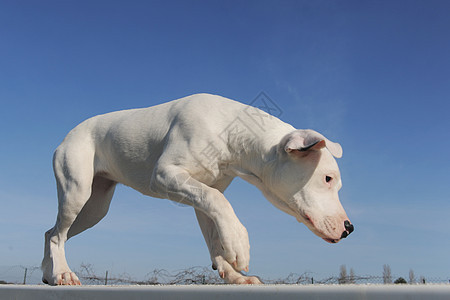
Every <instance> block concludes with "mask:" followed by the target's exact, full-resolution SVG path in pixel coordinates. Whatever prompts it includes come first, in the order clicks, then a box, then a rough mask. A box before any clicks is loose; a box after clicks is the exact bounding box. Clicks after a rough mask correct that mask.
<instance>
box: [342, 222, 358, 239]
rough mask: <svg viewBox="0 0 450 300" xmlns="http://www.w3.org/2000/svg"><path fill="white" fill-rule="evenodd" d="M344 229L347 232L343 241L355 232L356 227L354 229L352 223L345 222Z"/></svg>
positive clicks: (343, 236)
mask: <svg viewBox="0 0 450 300" xmlns="http://www.w3.org/2000/svg"><path fill="white" fill-rule="evenodd" d="M344 227H345V231H344V232H343V233H342V235H341V239H345V238H346V237H348V235H349V234H350V233H352V232H353V230H355V227H353V225H352V224H351V223H350V221H349V220H346V221H345V222H344Z"/></svg>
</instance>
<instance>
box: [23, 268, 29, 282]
mask: <svg viewBox="0 0 450 300" xmlns="http://www.w3.org/2000/svg"><path fill="white" fill-rule="evenodd" d="M27 271H28V268H25V274H23V284H24V285H25V284H26V283H27Z"/></svg>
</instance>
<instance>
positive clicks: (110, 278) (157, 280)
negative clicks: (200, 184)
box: [0, 264, 450, 285]
mask: <svg viewBox="0 0 450 300" xmlns="http://www.w3.org/2000/svg"><path fill="white" fill-rule="evenodd" d="M75 272H76V273H77V274H78V277H79V278H80V280H81V281H82V283H83V284H84V285H203V284H214V285H219V284H224V282H223V280H222V279H221V278H220V277H219V276H218V275H217V274H216V273H217V272H215V271H212V270H211V269H210V268H209V267H203V266H197V267H191V268H188V269H183V270H177V271H174V272H169V271H167V270H164V269H155V270H153V271H151V272H149V273H147V274H146V275H145V276H144V278H143V279H135V278H133V276H131V275H130V274H128V273H121V274H110V273H109V272H108V271H105V272H104V273H101V274H99V273H98V272H96V271H95V269H94V266H93V265H91V264H81V265H80V267H79V269H78V270H75ZM344 275H345V276H344ZM41 276H42V273H41V271H40V267H37V266H22V265H16V266H8V267H1V266H0V284H8V283H12V284H42V282H41ZM391 277H392V278H396V279H395V280H392V279H391V281H390V282H389V281H388V282H387V281H386V279H387V278H386V276H385V274H383V275H382V276H373V275H356V274H355V273H354V272H353V271H352V270H351V272H350V274H346V273H345V274H344V272H342V267H341V274H339V275H337V276H330V277H326V278H318V277H317V276H315V274H314V273H313V272H304V273H301V274H299V273H291V274H289V275H288V276H287V277H285V278H279V279H267V278H261V280H262V281H263V282H264V283H266V284H302V285H311V284H320V285H327V284H329V285H330V284H395V283H398V284H400V283H403V284H450V277H449V278H438V277H427V278H425V277H424V276H420V277H419V278H415V276H414V275H413V273H412V271H410V274H409V278H408V279H404V278H403V277H401V276H394V275H391Z"/></svg>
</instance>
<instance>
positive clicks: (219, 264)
mask: <svg viewBox="0 0 450 300" xmlns="http://www.w3.org/2000/svg"><path fill="white" fill-rule="evenodd" d="M195 214H196V216H197V220H198V224H199V225H200V228H201V230H202V233H203V236H204V238H205V241H206V244H207V246H208V249H209V253H210V255H211V261H212V267H213V269H214V270H217V271H218V272H219V276H220V277H221V278H222V279H224V280H225V282H227V283H231V284H260V283H262V282H261V281H260V280H259V278H258V277H255V276H246V275H244V274H242V273H241V272H237V271H236V270H234V268H233V266H231V265H230V264H229V263H228V262H227V261H226V260H225V259H224V253H223V251H224V250H223V248H222V244H221V243H220V238H219V233H218V231H217V229H216V225H215V224H214V222H213V220H211V219H210V218H209V217H208V216H207V215H205V214H204V213H203V212H201V211H200V210H198V209H196V210H195ZM245 271H248V269H246V270H245Z"/></svg>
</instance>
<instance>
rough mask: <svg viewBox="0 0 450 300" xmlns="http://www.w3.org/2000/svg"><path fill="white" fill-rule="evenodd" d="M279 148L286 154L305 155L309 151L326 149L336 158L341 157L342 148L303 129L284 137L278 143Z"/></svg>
mask: <svg viewBox="0 0 450 300" xmlns="http://www.w3.org/2000/svg"><path fill="white" fill-rule="evenodd" d="M280 146H281V147H282V148H283V149H284V151H286V152H287V153H293V154H296V153H297V154H301V153H302V152H303V153H304V154H307V153H308V151H311V150H320V149H322V148H325V147H326V148H327V149H328V150H329V151H330V152H331V154H332V155H333V156H334V157H336V158H341V157H342V147H341V145H339V144H338V143H334V142H332V141H330V140H329V139H327V138H326V137H324V136H323V135H321V134H320V133H318V132H317V131H314V130H310V129H305V130H295V131H293V132H291V133H289V134H288V135H286V136H285V137H284V138H283V139H282V140H281V142H280Z"/></svg>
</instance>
